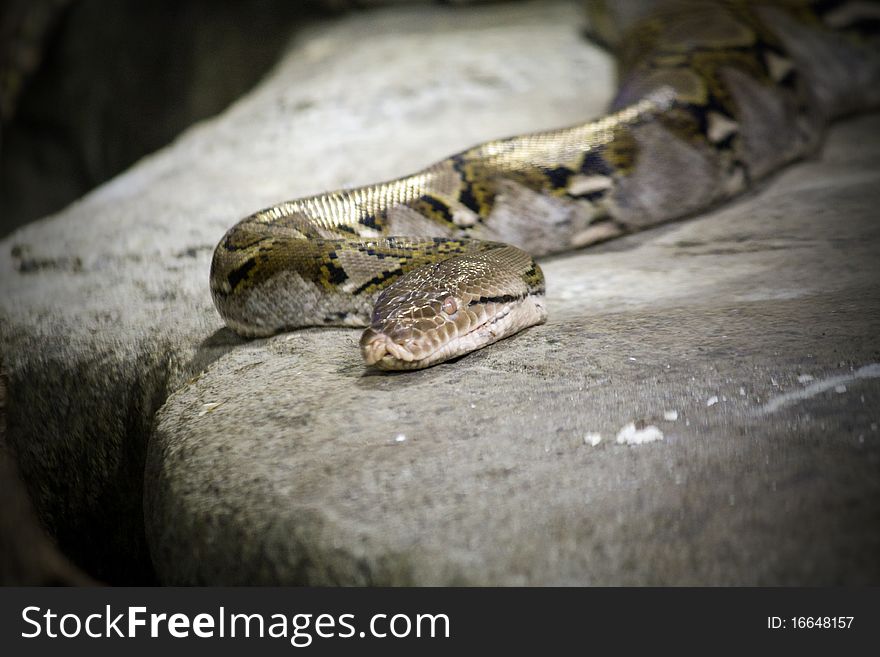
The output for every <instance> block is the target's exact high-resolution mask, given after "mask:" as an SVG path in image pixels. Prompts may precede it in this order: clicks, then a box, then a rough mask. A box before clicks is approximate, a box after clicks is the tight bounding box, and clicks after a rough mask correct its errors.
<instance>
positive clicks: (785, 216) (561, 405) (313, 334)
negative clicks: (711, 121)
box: [147, 116, 880, 585]
mask: <svg viewBox="0 0 880 657" xmlns="http://www.w3.org/2000/svg"><path fill="white" fill-rule="evenodd" d="M877 129H880V117H876V116H875V117H869V118H864V119H861V120H858V121H853V122H850V123H847V124H844V125H841V126H839V127H838V128H837V129H835V130H834V132H833V133H832V135H831V138H830V140H829V143H828V144H827V147H826V149H825V152H824V154H823V157H822V159H821V161H815V162H810V163H806V164H801V165H799V166H796V167H793V168H792V169H790V170H789V171H787V172H786V173H784V174H783V175H781V176H779V177H778V178H777V179H776V180H774V181H773V182H772V183H771V184H770V185H768V186H767V187H766V188H765V189H764V190H762V191H761V192H760V193H758V194H756V195H753V196H752V197H751V198H748V199H745V200H742V201H740V202H738V203H735V204H733V205H731V206H730V207H727V208H725V209H722V210H720V211H717V212H714V213H711V214H708V215H707V216H705V217H703V218H700V219H697V220H694V221H691V222H686V223H681V224H677V225H673V226H668V227H666V228H665V229H661V230H656V231H651V232H649V233H645V234H642V235H639V236H635V237H632V238H627V239H625V240H621V241H619V242H617V243H615V244H613V245H610V246H608V247H606V248H605V249H604V250H603V251H600V250H594V251H591V252H584V253H578V254H574V255H570V256H567V257H562V258H557V259H554V260H552V261H548V262H546V264H545V272H546V275H547V281H548V289H549V299H548V307H549V308H550V311H551V319H550V320H549V321H548V323H547V324H546V325H544V326H541V327H538V328H534V329H531V330H529V331H527V332H525V333H523V334H520V335H518V336H515V337H514V338H511V339H509V340H505V341H503V342H501V343H499V344H497V345H495V346H493V347H491V348H488V349H484V350H482V351H480V352H477V353H475V354H473V355H470V356H468V357H466V358H463V359H461V360H460V361H458V362H454V363H448V364H444V365H440V366H437V367H434V368H431V369H428V370H424V371H420V372H415V373H408V374H402V375H397V376H394V375H391V376H389V375H384V374H373V373H371V372H367V371H365V370H364V368H363V366H362V364H361V362H360V357H359V355H358V353H357V348H356V344H357V338H358V332H357V331H355V330H331V331H327V330H308V331H299V332H296V333H291V334H289V335H282V336H278V337H276V338H273V339H269V340H261V341H254V342H251V343H248V344H247V345H243V346H241V347H239V348H237V349H235V350H232V351H230V352H229V353H227V354H225V355H224V356H223V357H222V358H220V359H219V360H218V361H217V362H215V363H214V364H212V365H211V366H210V367H209V368H208V370H207V371H206V372H205V373H204V374H202V376H201V377H200V378H199V379H198V380H197V381H195V382H193V383H192V384H190V385H187V386H185V387H184V388H182V389H180V390H178V391H177V392H176V393H174V394H173V395H172V396H171V397H170V398H169V400H168V402H167V403H166V404H165V406H164V407H163V408H162V410H161V411H160V412H159V414H158V422H157V429H156V432H155V434H154V437H153V441H152V443H151V446H150V459H149V463H148V478H147V502H148V504H147V514H148V515H147V522H148V529H149V536H150V539H151V547H152V550H153V556H154V559H155V561H156V566H157V568H158V569H159V573H160V575H161V577H162V579H163V581H165V582H168V583H174V584H196V583H210V584H219V583H224V584H242V583H307V584H322V585H323V584H374V585H401V584H423V585H426V584H427V585H431V584H504V585H507V584H551V585H563V584H658V585H663V584H840V583H846V584H856V583H861V584H865V583H875V584H876V583H877V582H878V581H880V566H878V561H877V558H876V555H877V554H878V549H880V528H878V526H877V524H876V522H874V521H873V520H872V518H876V514H877V512H878V509H880V480H878V478H877V471H878V464H880V433H878V431H877V422H878V420H880V418H878V415H880V413H878V409H880V385H878V384H880V382H878V380H877V378H878V377H880V364H877V363H878V361H880V355H878V353H877V349H878V342H877V335H878V329H880V294H878V288H877V280H878V278H877V274H878V261H877V258H876V249H877V245H878V239H880V229H878V226H877V222H876V211H875V206H876V204H877V203H878V202H880V193H878V185H877V182H878V178H880V144H878V143H877V142H876V140H867V139H866V138H865V137H866V135H871V134H873V133H874V131H876V130H877ZM811 377H812V378H811ZM669 418H674V419H669ZM629 423H635V424H636V426H635V427H634V429H635V436H636V438H637V437H638V436H639V434H638V430H639V429H640V428H641V429H642V430H643V431H645V430H646V427H651V426H653V427H656V428H657V429H659V431H660V432H661V433H662V434H663V439H662V440H660V441H656V442H651V443H644V444H628V443H626V442H624V443H622V444H621V443H618V442H617V437H618V433H619V432H621V430H622V429H623V428H624V427H626V425H628V424H629ZM597 433H598V434H599V435H601V442H599V443H598V444H597V445H593V444H592V443H593V442H595V441H596V437H595V434H597ZM623 433H624V435H621V437H620V439H623V440H625V432H623ZM630 433H633V432H630ZM656 433H657V432H656V431H655V432H654V435H655V436H656ZM641 435H643V436H644V435H645V434H641Z"/></svg>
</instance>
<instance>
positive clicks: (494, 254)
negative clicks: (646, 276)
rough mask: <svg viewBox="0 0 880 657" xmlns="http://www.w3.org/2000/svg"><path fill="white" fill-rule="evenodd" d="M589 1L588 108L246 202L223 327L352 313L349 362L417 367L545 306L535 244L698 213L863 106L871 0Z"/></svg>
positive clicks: (572, 244) (531, 318) (555, 245)
mask: <svg viewBox="0 0 880 657" xmlns="http://www.w3.org/2000/svg"><path fill="white" fill-rule="evenodd" d="M590 11H591V27H592V29H593V30H594V32H595V33H596V35H597V36H598V37H599V38H600V39H601V40H602V41H604V42H605V43H606V44H608V45H609V46H611V47H612V48H614V50H615V52H616V55H617V61H618V65H619V69H620V72H619V80H620V82H619V86H618V91H617V94H616V96H615V98H614V100H613V103H612V107H611V108H610V113H609V114H608V115H607V116H604V117H602V118H600V119H598V120H595V121H591V122H589V123H585V124H583V125H578V126H574V127H571V128H566V129H561V130H555V131H548V132H540V133H536V134H530V135H524V136H518V137H513V138H510V139H501V140H497V141H491V142H487V143H484V144H481V145H478V146H476V147H474V148H471V149H469V150H466V151H464V152H462V153H458V154H456V155H453V156H451V157H449V158H447V159H445V160H443V161H441V162H437V163H435V164H433V165H431V166H429V167H427V168H426V169H424V170H422V171H419V172H417V173H415V174H412V175H409V176H405V177H402V178H399V179H396V180H392V181H389V182H384V183H379V184H375V185H369V186H366V187H360V188H356V189H347V190H342V191H337V192H331V193H325V194H320V195H318V196H313V197H309V198H303V199H298V200H294V201H289V202H285V203H280V204H278V205H275V206H273V207H270V208H267V209H265V210H262V211H260V212H257V213H255V214H253V215H251V216H249V217H246V218H245V219H243V220H242V221H240V222H239V223H238V224H236V225H235V226H233V227H232V228H231V229H230V230H229V231H228V232H227V233H226V235H225V236H224V237H223V239H222V240H221V242H220V243H219V245H218V246H217V248H216V250H215V252H214V257H213V261H212V266H211V281H210V282H211V292H212V295H213V298H214V303H215V305H216V307H217V309H218V311H219V312H220V314H221V316H222V317H223V318H224V320H225V321H226V323H227V325H228V326H229V327H230V328H232V329H233V330H235V331H236V332H238V333H239V334H241V335H243V336H249V337H256V336H267V335H271V334H273V333H277V332H279V331H283V330H287V329H291V328H295V327H300V326H316V325H342V326H366V327H367V329H366V330H365V332H364V333H363V336H362V338H361V341H360V347H361V352H362V355H363V357H364V360H365V362H366V363H367V365H372V366H375V367H378V368H381V369H418V368H422V367H427V366H430V365H434V364H436V363H439V362H442V361H444V360H448V359H450V358H454V357H457V356H460V355H462V354H465V353H468V352H470V351H472V350H475V349H479V348H480V347H483V346H485V345H487V344H490V343H492V342H495V341H496V340H499V339H501V338H504V337H506V336H509V335H511V334H513V333H515V332H517V331H519V330H521V329H523V328H526V327H528V326H532V325H535V324H538V323H541V322H543V321H544V319H545V317H546V309H545V304H544V279H543V275H542V273H541V269H540V267H539V266H538V265H537V264H536V262H535V260H534V257H538V256H542V255H546V254H551V253H558V252H561V251H568V250H571V249H576V248H579V247H582V246H585V245H588V244H592V243H596V242H599V241H602V240H607V239H609V238H612V237H615V236H618V235H621V234H624V233H628V232H633V231H636V230H640V229H644V228H647V227H649V226H654V225H657V224H659V223H661V222H666V221H669V220H672V219H676V218H680V217H684V216H687V215H691V214H694V213H696V212H698V211H701V210H705V209H706V208H709V207H711V206H713V205H716V204H718V203H719V202H721V201H724V200H725V199H729V198H731V197H733V196H735V195H736V194H739V193H741V192H743V191H744V190H746V189H749V188H750V187H751V186H753V185H754V183H755V182H756V181H758V180H760V179H762V178H765V177H766V176H767V175H768V174H770V173H771V172H773V171H775V170H777V169H779V168H780V167H782V166H783V165H785V164H787V163H789V162H792V161H793V160H796V159H798V158H802V157H804V156H805V155H808V154H810V153H811V152H813V151H814V150H815V149H816V148H817V147H818V145H819V144H820V141H821V136H822V133H823V130H824V127H825V126H826V125H827V124H828V122H829V121H830V120H832V119H834V118H836V117H839V116H842V115H845V114H847V113H852V112H855V111H860V110H864V109H868V108H872V107H875V106H877V105H878V104H880V48H878V41H877V29H876V28H877V26H878V25H880V6H878V4H876V3H873V2H856V1H850V2H840V1H833V0H822V1H819V2H807V1H804V0H801V1H798V0H787V1H786V0H783V1H781V2H758V1H754V2H743V1H737V0H727V1H724V2H709V1H704V0H675V1H672V2H662V1H661V2H654V3H640V2H626V3H621V2H618V3H609V4H608V6H607V7H605V6H602V5H595V6H591V7H590Z"/></svg>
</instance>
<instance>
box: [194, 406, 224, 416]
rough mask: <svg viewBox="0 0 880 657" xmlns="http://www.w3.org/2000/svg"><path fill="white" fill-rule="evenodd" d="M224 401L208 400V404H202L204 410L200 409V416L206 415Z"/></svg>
mask: <svg viewBox="0 0 880 657" xmlns="http://www.w3.org/2000/svg"><path fill="white" fill-rule="evenodd" d="M222 403H223V402H208V403H207V404H202V410H200V411H199V415H198V417H203V416H204V415H207V414H208V413H210V412H211V411H213V410H214V409H215V408H217V407H218V406H220V405H221V404H222Z"/></svg>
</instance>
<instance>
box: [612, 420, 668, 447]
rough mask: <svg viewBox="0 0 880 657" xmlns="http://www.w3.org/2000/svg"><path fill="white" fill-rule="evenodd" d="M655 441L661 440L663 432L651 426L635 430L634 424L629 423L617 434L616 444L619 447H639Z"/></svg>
mask: <svg viewBox="0 0 880 657" xmlns="http://www.w3.org/2000/svg"><path fill="white" fill-rule="evenodd" d="M655 440H663V432H662V431H660V429H658V428H657V427H655V426H654V425H653V424H650V425H648V426H646V427H644V428H642V429H637V428H636V424H635V422H630V423H629V424H627V425H626V426H624V427H623V428H622V429H621V430H620V431H618V432H617V443H618V444H620V445H641V444H642V443H651V442H654V441H655Z"/></svg>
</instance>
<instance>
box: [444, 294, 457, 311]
mask: <svg viewBox="0 0 880 657" xmlns="http://www.w3.org/2000/svg"><path fill="white" fill-rule="evenodd" d="M440 310H442V311H443V313H444V314H446V315H454V314H455V313H456V311H457V310H458V304H457V303H455V299H453V298H452V297H446V298H445V299H443V304H442V305H441V306H440Z"/></svg>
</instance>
